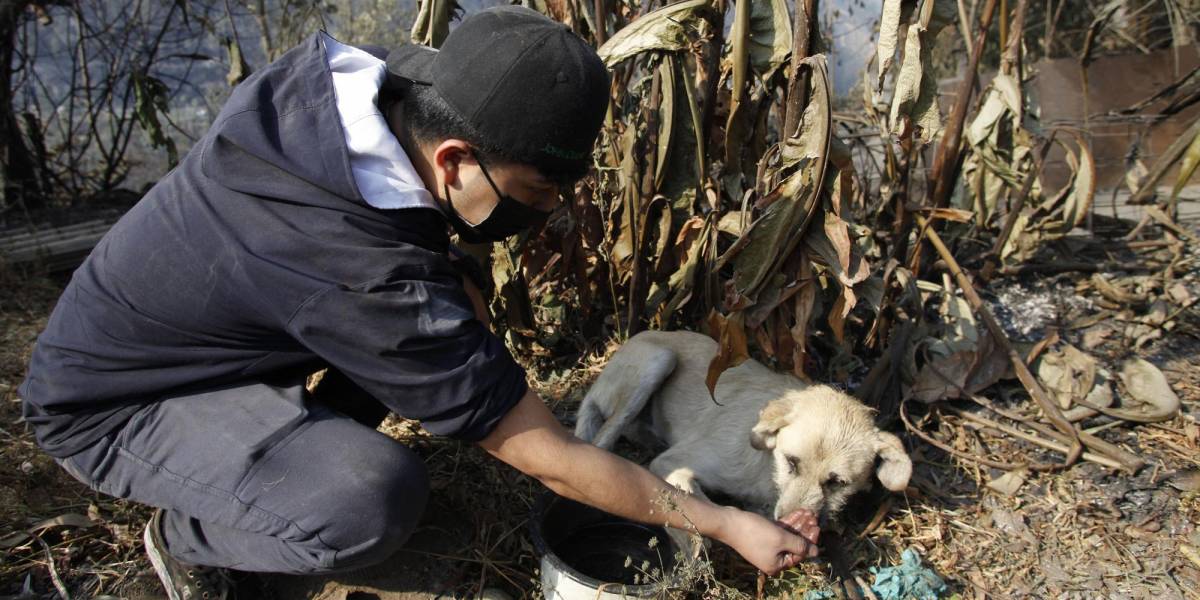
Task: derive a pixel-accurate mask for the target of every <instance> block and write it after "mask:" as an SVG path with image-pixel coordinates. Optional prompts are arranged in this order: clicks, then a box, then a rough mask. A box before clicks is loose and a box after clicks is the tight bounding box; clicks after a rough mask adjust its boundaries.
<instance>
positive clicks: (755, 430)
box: [575, 331, 912, 520]
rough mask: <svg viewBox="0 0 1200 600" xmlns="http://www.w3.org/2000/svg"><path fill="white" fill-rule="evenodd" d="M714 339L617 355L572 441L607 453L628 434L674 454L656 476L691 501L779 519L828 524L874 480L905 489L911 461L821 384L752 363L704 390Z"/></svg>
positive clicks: (674, 337)
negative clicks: (721, 501)
mask: <svg viewBox="0 0 1200 600" xmlns="http://www.w3.org/2000/svg"><path fill="white" fill-rule="evenodd" d="M717 350H718V347H717V343H716V342H714V341H713V340H712V339H711V338H709V337H708V336H705V335H701V334H698V333H692V332H688V331H671V332H666V331H646V332H643V333H639V334H637V335H635V336H634V337H632V338H630V340H629V341H628V342H626V343H625V344H624V345H623V346H621V348H620V349H618V350H617V352H616V353H615V354H613V357H612V359H611V360H610V361H609V363H608V365H607V366H605V368H604V371H603V372H601V373H600V377H599V378H598V379H597V380H596V383H595V384H594V385H592V387H591V389H590V390H589V391H588V393H587V396H586V397H585V398H584V400H583V404H581V405H580V407H579V415H578V420H577V422H576V425H575V435H576V436H578V437H580V438H582V439H584V440H587V441H590V442H592V443H593V444H595V445H597V446H599V447H601V448H606V449H611V448H612V447H613V445H614V444H616V442H617V439H618V438H620V437H621V436H625V437H627V438H629V439H631V440H633V441H635V442H637V443H641V444H645V445H648V446H650V447H653V446H654V445H656V444H657V445H658V446H659V447H661V446H662V445H664V444H665V445H666V446H667V449H666V451H664V452H663V453H662V454H659V455H658V456H657V457H656V458H655V459H654V460H653V461H652V462H651V463H650V470H651V471H653V472H654V473H655V474H656V475H658V476H660V477H662V478H663V479H665V480H667V481H668V482H669V483H671V484H672V485H675V486H676V487H679V488H681V489H683V490H686V491H688V492H690V493H693V494H699V495H703V492H702V491H701V490H702V489H705V490H709V491H710V492H720V493H723V494H725V495H728V496H729V497H731V498H735V499H738V500H741V501H743V502H746V503H747V505H748V506H749V507H751V508H754V509H757V510H758V511H759V512H761V513H763V514H764V515H767V516H772V517H774V518H776V519H778V518H781V517H783V516H785V515H788V514H790V513H793V512H794V511H798V510H807V511H811V512H812V513H813V514H816V515H818V516H819V517H821V519H822V520H828V519H829V518H831V517H832V516H833V515H835V514H836V513H837V512H838V511H839V510H841V508H842V507H843V506H844V505H845V503H846V500H847V499H848V498H849V497H850V496H851V495H852V494H854V493H855V492H857V491H859V490H862V489H864V488H866V487H867V486H869V485H870V482H871V474H872V473H875V474H876V475H877V476H878V477H879V480H880V481H881V482H882V483H883V485H884V487H886V488H888V489H889V490H892V491H900V490H903V489H904V488H905V487H906V486H907V484H908V479H909V476H910V475H911V474H912V462H911V461H910V460H909V458H908V455H907V454H906V453H905V451H904V446H903V444H902V443H901V442H900V439H899V438H897V437H896V436H894V435H892V434H890V433H886V432H883V431H880V430H879V429H878V428H877V427H876V426H875V423H874V421H873V419H872V416H873V411H872V410H871V409H869V408H867V407H866V406H864V405H863V404H862V403H860V402H859V401H857V400H855V399H854V398H851V397H850V396H847V395H846V394H843V393H841V392H839V391H837V390H834V389H833V388H830V387H828V386H824V385H810V384H807V383H804V382H803V381H800V380H799V379H797V378H796V377H793V376H791V375H787V374H782V373H776V372H774V371H772V370H770V369H768V368H767V367H765V366H763V365H762V364H761V363H758V362H755V361H753V360H747V361H745V362H743V363H742V364H740V365H738V366H736V367H734V368H732V369H728V370H726V371H725V372H724V373H722V374H721V377H720V379H719V380H718V381H717V387H716V390H715V393H714V396H715V400H716V402H714V401H713V400H714V398H713V397H710V395H709V393H708V389H707V387H706V386H705V384H704V379H705V376H706V374H707V372H708V365H709V363H710V362H711V361H712V359H713V357H714V356H716V354H717Z"/></svg>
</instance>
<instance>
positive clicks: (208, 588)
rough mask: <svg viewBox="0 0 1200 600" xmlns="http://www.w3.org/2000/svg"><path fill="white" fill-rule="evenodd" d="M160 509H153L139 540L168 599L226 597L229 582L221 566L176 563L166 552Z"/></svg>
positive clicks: (217, 598)
mask: <svg viewBox="0 0 1200 600" xmlns="http://www.w3.org/2000/svg"><path fill="white" fill-rule="evenodd" d="M162 516H163V511H162V509H159V510H156V511H154V516H153V517H150V522H149V523H147V524H146V532H145V533H144V534H143V535H142V540H143V541H144V542H145V543H146V555H147V556H149V557H150V563H151V564H153V565H154V571H155V572H156V573H158V579H159V580H160V581H162V584H163V587H164V588H166V589H167V597H168V598H170V600H226V599H227V598H229V596H230V589H231V588H232V584H231V582H230V580H229V575H228V573H227V572H226V570H225V569H218V568H215V567H200V566H195V565H189V564H185V563H182V562H180V561H179V560H177V559H176V558H175V557H173V556H171V555H170V554H168V553H167V545H166V544H165V543H163V537H162Z"/></svg>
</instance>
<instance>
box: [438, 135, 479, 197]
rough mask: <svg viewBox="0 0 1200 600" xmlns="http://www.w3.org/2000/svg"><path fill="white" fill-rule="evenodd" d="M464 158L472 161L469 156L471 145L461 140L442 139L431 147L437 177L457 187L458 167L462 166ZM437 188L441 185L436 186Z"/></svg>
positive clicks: (458, 186) (472, 158)
mask: <svg viewBox="0 0 1200 600" xmlns="http://www.w3.org/2000/svg"><path fill="white" fill-rule="evenodd" d="M464 160H470V161H474V160H475V159H474V157H472V156H471V146H470V145H469V144H467V143H466V142H464V141H463V140H457V139H454V138H450V139H448V140H442V143H440V144H438V145H437V147H435V148H434V149H433V167H434V170H435V171H437V173H438V177H439V178H441V180H442V182H443V183H445V184H446V185H448V186H450V187H452V188H455V189H458V188H460V187H461V186H460V185H459V167H461V166H462V163H463V161H464ZM438 187H439V188H440V187H441V185H439V186H438Z"/></svg>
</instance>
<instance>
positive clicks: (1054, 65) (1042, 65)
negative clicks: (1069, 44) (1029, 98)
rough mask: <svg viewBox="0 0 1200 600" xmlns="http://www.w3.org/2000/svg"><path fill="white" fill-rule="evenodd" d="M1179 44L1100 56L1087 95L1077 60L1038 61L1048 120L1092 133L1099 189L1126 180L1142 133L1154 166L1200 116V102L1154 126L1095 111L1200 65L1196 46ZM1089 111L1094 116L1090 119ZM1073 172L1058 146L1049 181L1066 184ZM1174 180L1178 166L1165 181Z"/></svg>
mask: <svg viewBox="0 0 1200 600" xmlns="http://www.w3.org/2000/svg"><path fill="white" fill-rule="evenodd" d="M1177 50H1178V51H1177V52H1176V51H1175V50H1170V49H1168V50H1161V51H1157V52H1154V53H1151V54H1130V55H1125V56H1108V57H1103V58H1099V59H1097V60H1096V61H1095V62H1093V63H1092V64H1091V65H1089V67H1088V93H1087V95H1086V97H1085V95H1084V93H1083V85H1082V77H1081V72H1080V68H1079V62H1078V61H1077V60H1075V59H1055V60H1044V61H1041V62H1039V63H1037V65H1036V69H1037V72H1038V77H1037V79H1036V80H1035V82H1034V93H1035V94H1037V99H1038V101H1039V103H1040V105H1041V109H1042V123H1043V126H1052V125H1060V126H1066V127H1079V128H1082V129H1085V130H1086V131H1087V132H1089V133H1090V134H1091V139H1092V152H1093V155H1094V156H1095V159H1096V166H1097V185H1098V187H1099V189H1106V188H1112V187H1115V186H1119V185H1123V183H1122V182H1123V181H1124V178H1125V156H1126V155H1127V154H1128V153H1129V151H1130V148H1131V147H1132V145H1133V144H1134V143H1135V142H1136V141H1137V140H1138V139H1139V136H1140V139H1141V142H1140V146H1141V147H1140V154H1139V156H1140V157H1141V159H1142V161H1143V162H1144V163H1145V164H1146V167H1147V168H1151V167H1153V165H1154V160H1155V159H1157V158H1158V156H1159V155H1160V154H1162V153H1163V152H1164V151H1165V150H1166V149H1167V146H1169V145H1171V143H1172V142H1174V141H1175V139H1176V138H1178V137H1179V136H1180V135H1181V134H1182V133H1183V132H1184V131H1185V130H1186V129H1187V128H1188V126H1189V125H1190V124H1191V123H1192V121H1193V120H1195V119H1196V118H1197V117H1198V116H1200V106H1192V107H1191V108H1189V109H1187V110H1185V111H1183V112H1180V113H1178V114H1176V115H1175V116H1173V117H1171V118H1170V119H1167V120H1166V121H1163V122H1161V123H1159V124H1158V125H1155V126H1154V127H1149V126H1148V125H1147V124H1146V123H1145V122H1138V121H1134V120H1130V119H1129V118H1128V117H1123V118H1122V117H1115V118H1114V117H1112V116H1098V117H1097V116H1095V115H1097V114H1098V113H1107V112H1108V111H1111V110H1119V109H1122V108H1125V107H1127V106H1129V105H1131V104H1136V103H1137V102H1140V101H1141V100H1143V99H1145V98H1147V97H1148V96H1150V95H1151V94H1154V93H1155V92H1157V91H1158V90H1160V89H1162V88H1163V87H1165V86H1167V85H1169V84H1170V83H1172V82H1173V81H1175V80H1177V79H1178V78H1179V77H1181V76H1183V75H1186V74H1187V73H1189V72H1190V71H1191V70H1192V69H1194V68H1196V66H1197V65H1200V59H1198V58H1197V47H1196V46H1188V47H1181V48H1178V49H1177ZM1177 58H1178V60H1177ZM1085 100H1086V102H1085ZM1164 104H1165V103H1161V102H1160V103H1158V104H1156V105H1152V106H1151V107H1150V108H1149V110H1150V111H1153V110H1156V109H1160V108H1162V106H1163V105H1164ZM1085 115H1092V118H1087V119H1085ZM1143 116H1145V115H1143ZM1068 175H1069V171H1068V169H1067V166H1066V163H1065V162H1064V161H1063V157H1062V152H1061V151H1057V150H1056V151H1055V152H1054V153H1052V154H1051V155H1050V158H1049V162H1047V164H1046V183H1047V184H1050V185H1061V184H1062V182H1063V181H1064V180H1065V178H1066V177H1067V176H1068ZM1174 181H1175V173H1174V171H1172V172H1171V173H1169V174H1168V175H1167V177H1166V178H1165V179H1164V180H1163V181H1162V183H1174Z"/></svg>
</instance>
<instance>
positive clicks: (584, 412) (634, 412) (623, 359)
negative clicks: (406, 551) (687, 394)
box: [575, 341, 676, 450]
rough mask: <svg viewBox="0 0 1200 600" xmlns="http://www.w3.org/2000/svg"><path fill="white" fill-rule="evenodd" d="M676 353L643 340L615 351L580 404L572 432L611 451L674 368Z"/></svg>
mask: <svg viewBox="0 0 1200 600" xmlns="http://www.w3.org/2000/svg"><path fill="white" fill-rule="evenodd" d="M675 363H676V359H675V352H674V351H672V350H670V349H669V348H663V347H662V346H656V345H654V344H649V343H646V342H641V343H637V342H636V341H635V342H631V343H629V344H626V346H625V347H623V348H621V350H618V351H617V353H616V354H614V355H613V357H612V360H610V361H609V362H608V365H607V366H605V367H604V370H603V371H601V373H600V377H599V378H597V379H596V383H595V384H593V385H592V387H591V389H589V390H588V393H587V396H585V397H584V399H583V404H582V405H580V407H579V418H578V420H577V421H576V422H575V435H576V436H578V437H579V438H580V439H583V440H585V441H589V442H591V443H592V444H593V445H595V446H598V447H600V448H604V449H605V450H611V449H612V447H613V446H614V445H616V443H617V440H618V439H620V437H621V433H622V432H623V431H624V430H625V428H626V426H627V425H629V424H630V423H631V422H633V420H634V419H636V418H637V417H638V414H640V413H641V412H642V409H643V408H645V407H646V403H647V402H649V401H650V398H651V397H652V396H654V392H656V391H658V388H659V387H660V386H662V383H663V381H665V380H666V379H667V377H670V376H671V373H672V372H673V371H674V370H675Z"/></svg>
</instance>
